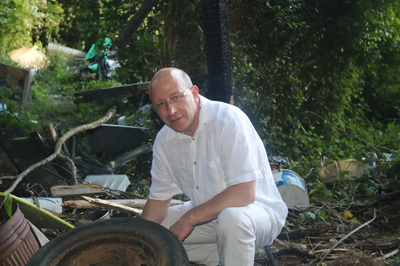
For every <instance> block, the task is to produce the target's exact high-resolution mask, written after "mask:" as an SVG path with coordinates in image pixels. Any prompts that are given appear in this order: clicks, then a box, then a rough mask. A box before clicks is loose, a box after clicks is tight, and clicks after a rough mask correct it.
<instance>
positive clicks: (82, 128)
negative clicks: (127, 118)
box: [0, 107, 117, 193]
mask: <svg viewBox="0 0 400 266" xmlns="http://www.w3.org/2000/svg"><path fill="white" fill-rule="evenodd" d="M116 112H117V110H116V107H112V108H110V109H109V110H108V112H107V113H106V114H105V115H104V116H103V117H102V118H100V119H98V120H97V121H95V122H93V123H90V124H85V125H81V126H78V127H76V128H74V129H71V130H70V131H68V132H67V133H66V134H65V135H63V136H62V137H61V138H59V139H58V141H57V143H56V147H55V151H54V153H53V154H52V155H50V156H49V157H47V158H45V159H44V160H41V161H39V162H37V163H35V164H33V165H31V166H30V167H28V168H27V169H25V170H24V171H23V172H22V173H20V174H19V175H18V176H17V178H16V180H15V181H14V182H13V184H12V185H11V186H10V187H9V188H8V189H7V190H6V191H5V192H6V193H11V192H13V191H14V189H15V188H16V186H17V185H18V184H19V183H20V182H21V181H22V179H23V178H24V177H25V176H26V175H27V174H29V173H30V172H32V171H33V170H35V169H36V168H38V167H40V166H43V165H45V164H46V163H49V162H51V161H53V160H54V159H55V158H57V157H59V158H64V156H63V155H62V154H61V148H62V145H63V144H64V143H65V141H67V140H68V139H69V138H70V137H71V136H73V135H75V134H77V133H79V132H82V131H85V130H88V129H93V128H95V127H98V126H100V125H101V124H103V123H105V122H107V121H108V120H109V119H110V118H111V117H113V116H114V115H115V114H116ZM70 162H71V163H72V164H73V162H72V161H70ZM73 168H74V171H73V176H74V181H75V184H77V183H78V180H77V178H76V169H75V165H74V167H73ZM0 179H1V177H0Z"/></svg>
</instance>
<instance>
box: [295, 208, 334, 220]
mask: <svg viewBox="0 0 400 266" xmlns="http://www.w3.org/2000/svg"><path fill="white" fill-rule="evenodd" d="M300 215H301V217H303V218H304V220H305V222H307V223H309V224H315V223H318V222H323V221H325V220H326V219H327V218H328V217H327V216H326V213H325V210H324V209H322V208H321V209H319V210H318V211H316V212H315V213H314V212H311V211H309V212H305V213H301V214H300Z"/></svg>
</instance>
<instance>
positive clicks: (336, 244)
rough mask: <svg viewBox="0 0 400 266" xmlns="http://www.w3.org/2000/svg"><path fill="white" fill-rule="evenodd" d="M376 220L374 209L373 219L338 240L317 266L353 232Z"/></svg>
mask: <svg viewBox="0 0 400 266" xmlns="http://www.w3.org/2000/svg"><path fill="white" fill-rule="evenodd" d="M375 218H376V209H374V217H373V218H372V220H369V221H368V222H366V223H364V224H362V225H360V226H359V227H357V228H356V229H354V230H353V231H351V232H350V233H348V234H347V235H345V236H344V237H342V239H340V240H339V241H338V242H336V243H335V245H333V247H331V248H330V249H329V250H328V251H327V252H326V253H325V255H324V256H323V257H322V259H321V260H320V262H318V264H317V266H320V265H321V264H322V262H323V261H324V260H325V258H326V257H327V256H328V255H329V254H330V253H331V252H332V250H334V249H335V248H336V247H337V246H339V245H340V244H341V243H342V242H343V241H344V240H346V239H347V238H348V237H349V236H351V235H353V234H354V233H355V232H357V231H358V230H360V229H361V228H363V227H365V226H367V225H369V224H370V223H372V222H373V221H374V220H375Z"/></svg>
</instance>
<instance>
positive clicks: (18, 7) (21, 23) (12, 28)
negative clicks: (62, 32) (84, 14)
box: [0, 0, 64, 56]
mask: <svg viewBox="0 0 400 266" xmlns="http://www.w3.org/2000/svg"><path fill="white" fill-rule="evenodd" d="M63 12H64V10H63V9H62V8H61V6H60V4H59V3H58V2H57V1H55V0H49V1H41V0H29V1H25V0H3V1H2V3H1V5H0V18H1V19H0V56H4V55H6V54H8V53H9V52H11V51H13V50H14V49H18V48H21V47H23V46H27V45H32V44H33V43H36V45H38V46H40V47H41V48H43V47H42V46H43V45H42V44H43V43H44V44H47V43H48V42H49V41H51V40H52V38H54V37H58V31H59V25H60V22H61V21H62V20H63V18H64V17H63Z"/></svg>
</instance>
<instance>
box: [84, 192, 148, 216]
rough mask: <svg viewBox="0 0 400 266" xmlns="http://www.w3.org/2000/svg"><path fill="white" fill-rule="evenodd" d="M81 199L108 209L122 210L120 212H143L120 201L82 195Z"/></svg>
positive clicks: (139, 213)
mask: <svg viewBox="0 0 400 266" xmlns="http://www.w3.org/2000/svg"><path fill="white" fill-rule="evenodd" d="M81 199H83V200H86V201H88V202H90V203H93V204H96V205H99V206H101V207H105V208H107V209H112V210H116V211H120V212H125V213H132V214H138V215H141V214H142V212H143V211H142V210H140V209H137V208H131V207H127V206H124V205H122V204H118V203H110V202H109V201H107V200H102V199H93V198H89V197H86V196H82V197H81Z"/></svg>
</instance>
